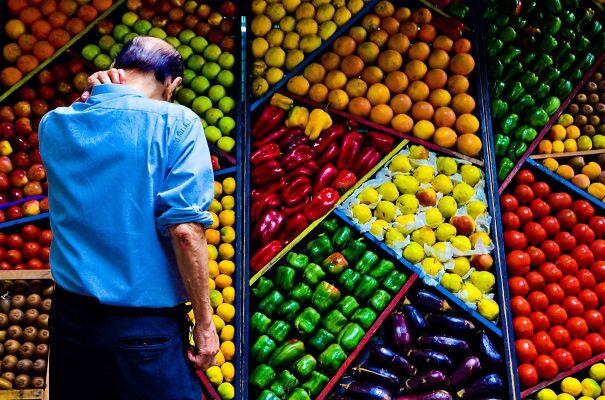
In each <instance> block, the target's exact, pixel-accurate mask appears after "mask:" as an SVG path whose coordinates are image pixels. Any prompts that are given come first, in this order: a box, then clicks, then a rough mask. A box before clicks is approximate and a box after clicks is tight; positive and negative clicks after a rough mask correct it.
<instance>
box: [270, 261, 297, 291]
mask: <svg viewBox="0 0 605 400" xmlns="http://www.w3.org/2000/svg"><path fill="white" fill-rule="evenodd" d="M295 277H296V271H295V270H294V268H291V267H286V266H285V265H280V266H279V267H277V269H276V270H275V276H274V277H273V281H274V282H275V284H276V285H277V287H278V289H281V290H282V291H283V292H284V293H286V292H289V291H290V290H292V288H293V287H294V278H295Z"/></svg>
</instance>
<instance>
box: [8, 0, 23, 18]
mask: <svg viewBox="0 0 605 400" xmlns="http://www.w3.org/2000/svg"><path fill="white" fill-rule="evenodd" d="M6 5H7V6H8V10H9V11H10V12H11V14H13V15H17V14H19V11H21V10H23V9H24V8H25V7H27V1H25V0H8V1H7V2H6Z"/></svg>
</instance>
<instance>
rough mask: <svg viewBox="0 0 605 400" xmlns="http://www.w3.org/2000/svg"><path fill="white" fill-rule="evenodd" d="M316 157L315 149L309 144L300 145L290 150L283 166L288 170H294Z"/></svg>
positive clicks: (282, 161) (283, 161)
mask: <svg viewBox="0 0 605 400" xmlns="http://www.w3.org/2000/svg"><path fill="white" fill-rule="evenodd" d="M314 158H315V151H313V149H311V148H310V147H309V146H307V145H302V146H298V147H297V148H295V149H293V150H292V151H290V152H289V153H288V154H287V155H286V156H285V157H284V158H283V159H282V160H281V166H282V167H283V168H284V169H285V170H286V171H292V170H294V169H295V168H296V167H298V166H300V165H302V164H304V163H305V162H306V161H308V160H313V159H314Z"/></svg>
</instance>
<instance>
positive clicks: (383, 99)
mask: <svg viewBox="0 0 605 400" xmlns="http://www.w3.org/2000/svg"><path fill="white" fill-rule="evenodd" d="M366 97H367V98H368V100H369V101H370V104H372V105H373V106H375V105H377V104H387V103H388V102H389V100H391V94H390V92H389V88H387V87H386V86H385V85H383V84H382V83H375V84H373V85H371V86H370V87H369V88H368V92H367V93H366Z"/></svg>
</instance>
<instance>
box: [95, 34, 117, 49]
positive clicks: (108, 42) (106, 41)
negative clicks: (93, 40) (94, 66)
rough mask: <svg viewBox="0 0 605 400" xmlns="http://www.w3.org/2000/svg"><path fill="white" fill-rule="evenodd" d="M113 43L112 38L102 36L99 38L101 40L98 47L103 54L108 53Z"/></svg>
mask: <svg viewBox="0 0 605 400" xmlns="http://www.w3.org/2000/svg"><path fill="white" fill-rule="evenodd" d="M115 42H116V41H115V40H114V38H113V36H110V35H103V36H101V39H99V47H100V48H101V50H103V51H104V52H109V49H111V46H113V45H114V43H115Z"/></svg>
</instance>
